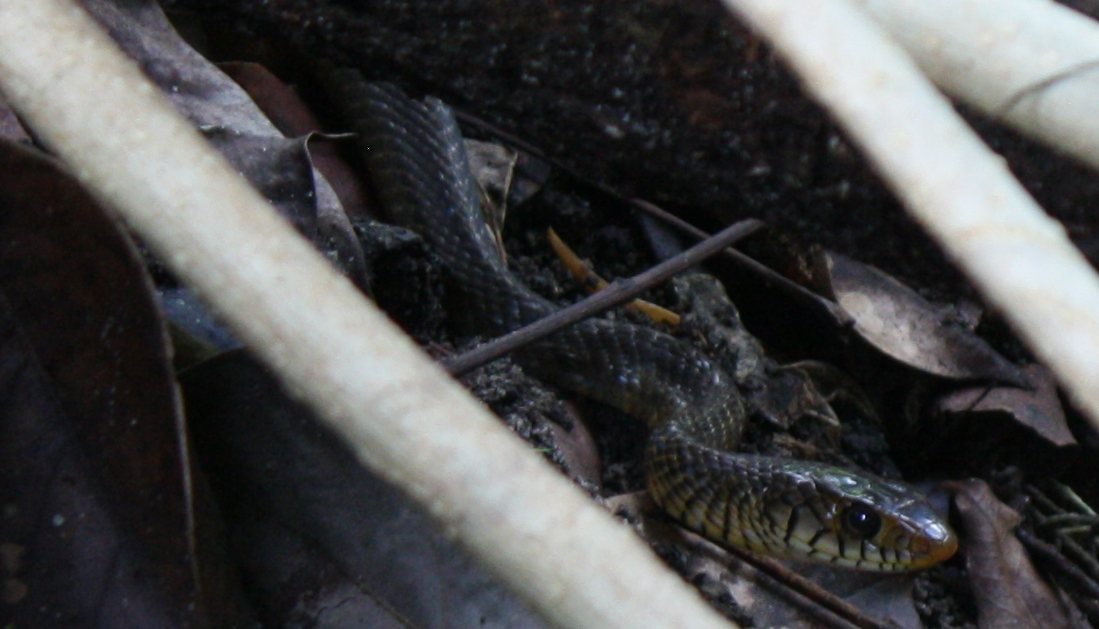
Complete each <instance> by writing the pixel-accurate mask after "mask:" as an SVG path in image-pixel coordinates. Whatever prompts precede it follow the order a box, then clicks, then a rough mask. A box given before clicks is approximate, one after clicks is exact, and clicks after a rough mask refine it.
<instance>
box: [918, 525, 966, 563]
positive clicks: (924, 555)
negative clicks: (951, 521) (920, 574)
mask: <svg viewBox="0 0 1099 629" xmlns="http://www.w3.org/2000/svg"><path fill="white" fill-rule="evenodd" d="M957 551H958V536H957V535H955V534H954V532H953V531H951V530H950V529H949V528H948V527H946V526H944V525H942V524H940V523H938V522H932V523H929V524H927V525H926V526H924V527H923V529H922V530H921V531H920V536H919V537H917V538H916V539H915V540H913V543H912V567H913V568H915V569H919V568H926V567H929V566H933V565H935V564H937V563H939V562H942V561H946V560H947V559H950V558H951V557H953V556H954V553H956V552H957Z"/></svg>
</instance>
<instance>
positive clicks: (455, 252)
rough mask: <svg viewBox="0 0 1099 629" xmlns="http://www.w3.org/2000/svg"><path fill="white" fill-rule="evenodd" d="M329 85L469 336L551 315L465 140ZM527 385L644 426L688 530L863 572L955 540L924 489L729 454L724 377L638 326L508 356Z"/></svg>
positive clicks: (450, 125) (732, 409) (377, 89)
mask: <svg viewBox="0 0 1099 629" xmlns="http://www.w3.org/2000/svg"><path fill="white" fill-rule="evenodd" d="M355 77H356V80H341V81H337V82H335V83H336V84H337V85H338V89H339V90H340V92H341V94H340V95H339V98H338V100H339V101H340V102H342V103H343V107H344V109H345V113H346V114H347V115H348V117H349V120H350V123H351V125H352V127H353V129H354V131H355V132H356V134H357V135H358V136H359V142H360V145H361V147H362V149H363V155H364V159H365V161H366V165H367V167H368V169H369V173H370V177H371V182H372V185H373V187H374V190H375V193H376V195H377V197H378V198H379V200H380V201H381V203H382V207H383V210H384V211H385V213H386V215H387V216H388V218H389V219H390V220H391V221H393V222H395V223H398V224H400V225H401V226H404V227H407V228H409V229H411V230H413V231H415V232H417V233H418V234H420V235H421V237H423V238H424V240H425V241H426V242H427V243H428V245H429V247H430V248H431V249H432V250H433V251H434V253H435V255H437V256H438V258H439V259H440V260H441V262H442V265H443V268H444V273H445V275H446V276H447V277H448V278H449V283H448V287H452V289H453V290H455V291H457V293H458V298H459V299H460V300H461V307H460V308H458V309H456V310H457V311H458V312H457V314H458V315H459V316H457V320H458V322H459V324H460V325H461V326H462V328H463V332H467V333H471V334H477V335H482V336H486V337H492V336H496V335H501V334H505V333H507V332H510V331H512V330H515V329H517V328H519V327H521V326H524V325H526V324H529V323H531V322H533V321H536V320H538V319H541V318H543V317H545V316H547V315H549V314H551V313H553V312H554V311H556V310H558V309H559V307H558V306H557V305H556V304H554V303H553V302H551V301H549V300H548V299H546V298H544V297H542V296H540V295H538V294H537V293H535V292H534V291H532V290H531V289H530V288H529V287H527V286H526V285H525V284H524V283H523V282H522V280H520V279H519V278H518V277H517V276H516V275H515V274H514V273H512V272H511V271H510V270H509V269H508V267H507V265H506V263H505V261H504V259H503V256H502V255H501V253H500V250H499V247H498V244H497V240H496V238H495V237H494V235H493V233H492V231H491V230H490V228H489V227H488V226H487V225H486V223H485V220H484V218H483V211H482V208H481V200H480V198H481V197H480V195H479V191H478V188H477V184H476V182H475V179H474V177H473V175H472V173H471V170H470V166H469V161H468V157H467V154H466V149H465V144H464V141H463V137H462V134H461V130H460V128H459V126H458V124H457V122H456V120H455V116H454V114H453V112H452V110H451V109H450V108H449V107H448V106H447V105H446V104H444V103H443V102H442V101H440V100H438V99H436V98H434V97H430V96H428V97H425V98H422V99H413V98H410V97H409V96H407V95H405V93H404V92H403V91H401V90H400V89H399V88H397V87H394V86H393V85H390V84H387V83H373V82H367V81H364V80H362V79H361V76H359V75H357V73H356V74H355ZM514 358H515V359H516V361H517V362H518V363H519V364H520V365H521V366H522V367H523V369H524V370H526V371H528V372H530V373H532V374H533V375H534V376H536V377H538V378H540V379H543V380H546V381H548V382H550V383H553V384H555V385H557V386H560V387H563V388H565V389H568V390H570V391H573V392H575V393H577V394H580V395H583V396H588V397H591V398H593V399H595V400H598V401H600V402H603V403H606V404H609V405H611V406H613V407H616V408H619V409H621V410H622V411H625V412H626V413H627V414H629V415H632V416H634V417H636V418H639V419H641V420H643V421H644V422H645V423H646V424H647V425H648V427H649V435H648V438H647V442H646V445H645V454H644V457H645V459H644V470H645V478H646V480H645V484H646V488H647V490H648V492H649V494H650V495H651V497H652V499H653V500H654V501H655V503H656V504H657V505H659V507H660V508H661V509H663V510H664V511H665V512H667V513H668V514H669V515H670V516H671V517H672V518H674V519H675V520H677V521H678V522H679V523H681V524H682V525H683V526H685V527H686V528H688V529H690V530H692V531H694V532H697V533H699V534H701V535H702V536H704V537H706V538H708V539H710V540H712V541H714V542H717V543H719V544H725V545H730V546H735V547H739V548H743V549H747V550H749V551H754V552H757V553H762V554H765V555H769V556H772V557H776V558H782V559H794V560H802V561H811V562H820V563H828V564H833V565H837V566H843V567H848V568H854V569H859V570H869V571H879V572H901V571H910V570H919V569H923V568H927V567H929V566H932V565H934V564H936V563H938V562H941V561H943V560H945V559H947V558H949V557H951V556H952V555H953V554H954V552H955V550H956V549H957V537H956V535H955V533H954V532H953V531H952V530H951V528H950V526H949V525H948V523H947V522H946V521H945V520H944V519H943V518H942V517H940V516H939V515H938V514H937V513H936V512H935V510H934V509H933V508H932V507H931V505H930V503H929V502H928V500H927V499H926V497H925V496H924V495H923V494H921V493H920V492H919V491H918V490H916V489H914V488H912V487H910V486H908V485H906V484H904V483H901V482H898V481H893V480H886V479H883V478H879V477H877V476H873V475H871V474H868V473H863V472H859V471H851V470H847V469H844V468H841V467H838V466H833V465H828V464H824V463H820V462H815V461H801V460H792V459H786V458H782V457H772V456H762V455H756V454H744V453H738V452H736V447H737V445H738V443H739V442H740V440H741V435H742V433H743V431H744V426H745V424H746V422H747V420H748V412H747V410H746V406H745V402H744V400H743V397H742V395H741V393H740V391H739V389H738V388H737V384H736V382H735V381H734V379H733V378H732V376H731V375H730V374H728V373H727V372H726V371H725V370H724V369H723V368H722V367H720V366H719V365H718V364H717V363H716V362H715V361H714V360H712V359H710V358H709V357H707V356H706V355H705V354H704V353H703V352H701V351H700V350H698V349H696V348H694V347H693V346H691V345H689V344H687V343H685V342H683V341H680V340H678V339H675V338H673V337H672V336H670V335H668V334H666V333H663V332H660V331H657V330H654V329H652V328H649V327H645V326H643V325H638V324H633V323H628V322H622V321H611V320H606V319H601V318H592V319H587V320H585V321H582V322H580V323H578V324H574V325H572V326H570V327H568V328H565V329H563V330H561V331H558V332H555V333H554V334H552V335H551V336H548V337H546V338H544V339H542V340H540V341H537V342H535V343H533V344H531V345H528V346H527V347H525V348H523V349H521V350H519V351H517V352H516V353H515V355H514Z"/></svg>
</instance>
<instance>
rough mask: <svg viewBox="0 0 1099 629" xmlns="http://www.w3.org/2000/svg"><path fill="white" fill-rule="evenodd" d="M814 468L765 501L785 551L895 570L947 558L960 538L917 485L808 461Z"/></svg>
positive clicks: (843, 563) (854, 565)
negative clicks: (779, 524) (780, 527)
mask: <svg viewBox="0 0 1099 629" xmlns="http://www.w3.org/2000/svg"><path fill="white" fill-rule="evenodd" d="M813 467H814V468H817V469H815V470H814V471H813V473H812V475H811V476H810V477H807V478H802V479H800V480H799V481H798V482H795V483H793V484H792V485H793V486H792V487H791V486H790V485H788V486H787V487H788V490H787V491H785V492H782V494H781V495H780V496H778V499H777V500H769V501H768V502H769V504H768V506H767V507H766V509H767V513H768V516H769V517H768V520H770V521H781V522H783V523H784V526H785V529H784V533H783V538H784V542H785V544H786V545H787V547H788V548H789V549H790V550H791V553H790V555H789V556H791V557H793V558H799V555H800V558H804V559H810V560H814V561H821V562H826V563H832V564H835V565H840V566H846V567H850V568H858V569H860V570H878V571H883V572H896V571H907V570H919V569H922V568H927V567H929V566H932V565H934V564H936V563H939V562H940V561H944V560H946V559H948V558H950V557H951V556H952V555H953V554H954V552H955V551H956V550H957V548H958V540H957V537H956V536H955V534H954V532H953V531H952V530H951V529H950V526H949V525H948V524H947V523H946V521H945V520H943V519H942V518H941V517H940V516H939V515H938V514H937V513H935V511H934V509H932V507H931V505H930V503H928V501H927V499H926V498H925V497H924V496H923V494H921V493H920V492H918V491H916V490H915V489H913V488H912V487H909V486H907V485H904V484H902V483H898V482H894V481H888V480H883V479H880V478H876V477H873V476H870V475H866V474H856V473H854V472H850V471H847V470H843V469H840V468H836V467H832V466H827V465H821V464H813Z"/></svg>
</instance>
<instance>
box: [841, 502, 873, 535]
mask: <svg viewBox="0 0 1099 629" xmlns="http://www.w3.org/2000/svg"><path fill="white" fill-rule="evenodd" d="M843 523H844V524H845V525H846V526H847V528H848V529H849V530H850V531H851V532H853V533H855V534H856V535H858V536H860V537H873V536H875V535H877V534H878V531H879V530H880V529H881V516H879V515H878V514H877V513H874V511H873V510H871V509H870V508H869V507H867V506H866V505H858V504H856V505H851V506H850V507H847V510H846V511H845V512H844V514H843Z"/></svg>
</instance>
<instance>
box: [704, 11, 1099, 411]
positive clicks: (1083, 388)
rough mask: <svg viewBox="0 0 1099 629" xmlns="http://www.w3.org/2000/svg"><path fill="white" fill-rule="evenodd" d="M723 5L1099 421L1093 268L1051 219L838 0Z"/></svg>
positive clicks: (902, 59) (899, 55) (893, 50)
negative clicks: (774, 55)
mask: <svg viewBox="0 0 1099 629" xmlns="http://www.w3.org/2000/svg"><path fill="white" fill-rule="evenodd" d="M725 3H726V5H728V6H729V7H730V9H732V10H733V11H734V12H736V13H738V14H740V15H742V16H744V17H745V18H746V19H747V20H748V21H750V22H751V23H752V24H753V25H754V26H755V27H756V28H757V29H758V30H759V31H760V32H761V33H762V34H763V35H764V36H765V37H766V38H768V39H769V40H770V41H771V42H772V43H773V44H774V46H775V48H776V49H777V50H778V52H779V54H780V55H782V56H783V57H784V58H785V60H786V61H787V62H788V63H789V64H790V65H791V66H792V67H793V68H794V70H795V71H796V72H797V73H798V74H799V75H800V76H801V77H802V80H803V81H804V83H805V86H806V87H807V89H808V90H809V91H810V92H811V93H812V94H813V96H814V97H815V98H816V99H817V100H819V101H820V102H821V103H823V104H824V105H825V106H826V107H827V108H828V109H829V110H830V111H831V113H832V115H833V116H834V117H835V118H836V120H837V121H839V123H840V124H841V125H842V126H843V127H844V129H845V130H846V131H847V132H848V133H849V134H850V136H851V137H852V138H853V139H854V141H855V142H856V143H857V144H858V145H859V146H860V147H861V148H862V150H863V152H864V153H865V154H866V156H867V157H868V158H869V159H870V160H871V161H872V162H873V164H874V166H875V167H876V169H877V171H878V172H879V173H880V174H881V175H882V176H883V177H884V178H885V179H886V181H887V183H888V184H889V185H890V186H891V187H892V188H893V190H894V191H895V192H896V194H897V196H898V197H900V198H901V200H902V201H903V202H904V204H905V205H906V207H907V208H908V210H909V212H910V213H911V214H912V216H913V217H914V218H915V219H916V220H917V221H918V222H919V223H921V224H922V225H923V226H924V227H925V228H926V229H927V230H928V232H930V233H931V235H932V236H933V237H934V238H935V239H936V240H937V241H938V242H939V244H941V245H942V247H943V248H944V249H945V250H946V251H947V252H948V253H949V254H950V256H951V257H952V258H953V259H954V260H955V262H957V264H958V265H959V266H960V267H961V268H962V270H963V271H965V273H966V274H967V275H968V276H969V277H970V278H971V279H972V280H973V282H974V283H975V284H976V285H977V287H978V289H979V290H980V291H981V292H982V294H983V295H984V296H985V298H986V299H987V300H988V301H989V302H990V303H991V304H993V305H994V306H996V307H998V308H1000V309H1001V310H1003V312H1004V314H1005V316H1006V317H1007V318H1008V320H1009V321H1010V322H1011V324H1012V325H1013V327H1014V328H1015V330H1016V331H1017V332H1018V333H1019V335H1020V336H1021V337H1022V338H1023V339H1024V340H1025V341H1026V342H1027V344H1028V345H1029V346H1030V348H1031V349H1032V350H1033V351H1034V353H1035V354H1036V355H1037V356H1038V357H1039V358H1040V359H1041V360H1042V361H1043V362H1045V363H1046V364H1047V365H1048V366H1049V367H1050V368H1051V369H1053V371H1054V372H1055V373H1056V375H1057V377H1058V379H1059V380H1060V382H1061V384H1062V385H1064V387H1065V388H1066V390H1067V391H1068V392H1069V394H1070V396H1071V398H1072V400H1073V401H1074V402H1075V403H1076V404H1077V405H1078V406H1079V407H1080V409H1081V410H1082V411H1084V413H1085V414H1086V415H1087V417H1088V418H1089V420H1090V421H1091V422H1092V424H1093V425H1094V426H1096V427H1097V428H1099V385H1097V384H1096V383H1099V278H1097V277H1096V275H1095V273H1094V271H1093V270H1092V269H1091V267H1090V266H1089V265H1088V263H1087V261H1086V260H1085V259H1084V257H1083V255H1081V254H1080V252H1079V251H1077V250H1076V249H1075V248H1074V247H1073V246H1072V244H1071V243H1070V242H1069V240H1068V238H1067V237H1066V235H1065V232H1064V229H1063V227H1062V226H1061V225H1060V223H1057V222H1056V221H1054V220H1052V219H1050V218H1049V217H1048V216H1046V215H1045V213H1043V212H1042V210H1041V208H1040V207H1038V206H1037V205H1036V204H1035V203H1034V201H1033V199H1031V198H1030V197H1029V196H1028V195H1027V193H1026V191H1025V190H1023V188H1022V186H1020V185H1019V183H1018V182H1017V181H1015V179H1014V178H1012V177H1011V175H1010V174H1009V173H1008V170H1007V168H1006V167H1005V165H1004V163H1003V160H1002V159H1001V158H1000V157H999V156H997V155H996V154H995V153H993V152H992V151H991V150H989V149H988V147H986V146H985V145H984V144H982V143H981V141H980V140H979V139H978V138H977V137H976V135H975V134H974V133H973V132H972V130H971V129H969V127H968V126H966V124H965V123H964V122H963V121H962V120H961V119H960V118H959V117H958V115H957V114H956V113H955V112H954V110H953V109H952V108H951V106H950V103H949V102H947V100H946V98H945V97H943V96H942V95H941V94H939V93H938V92H937V91H935V89H934V88H933V87H932V86H931V85H930V84H929V83H928V82H927V80H926V79H925V78H924V77H923V75H921V74H920V72H919V70H918V69H917V68H916V66H915V64H914V63H913V62H912V60H911V59H909V58H908V56H907V55H906V54H905V53H904V51H903V50H901V49H900V48H899V47H898V46H897V45H896V44H895V43H894V42H893V41H892V40H890V39H888V38H887V37H886V36H885V35H884V33H882V32H881V30H880V28H879V27H878V26H877V25H876V24H874V23H873V22H871V21H870V19H869V17H868V16H867V15H866V14H865V13H864V12H863V11H861V10H859V9H857V8H856V7H855V6H854V5H852V4H850V3H849V2H847V0H801V1H799V2H776V1H774V0H725Z"/></svg>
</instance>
